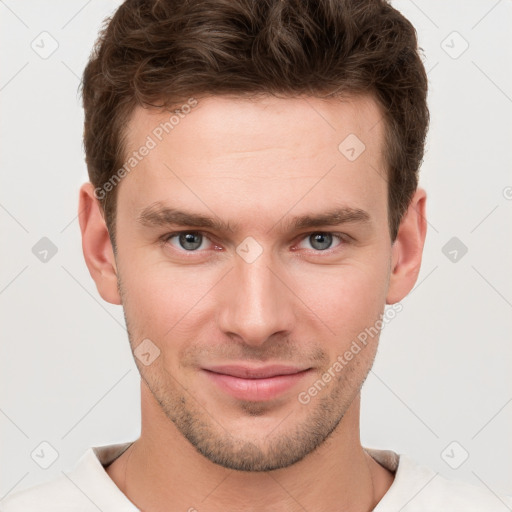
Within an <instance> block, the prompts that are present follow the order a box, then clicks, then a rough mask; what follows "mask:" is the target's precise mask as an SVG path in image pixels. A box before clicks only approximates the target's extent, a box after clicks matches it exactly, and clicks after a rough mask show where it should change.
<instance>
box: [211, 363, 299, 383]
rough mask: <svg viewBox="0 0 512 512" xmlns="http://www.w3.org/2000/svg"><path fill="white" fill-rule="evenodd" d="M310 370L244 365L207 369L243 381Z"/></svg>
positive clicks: (278, 366) (293, 367) (284, 366)
mask: <svg viewBox="0 0 512 512" xmlns="http://www.w3.org/2000/svg"><path fill="white" fill-rule="evenodd" d="M308 369H309V368H297V367H295V366H286V365H278V364H275V365H270V366H262V367H259V368H255V367H252V368H251V367H249V366H242V365H222V366H211V367H208V368H205V370H208V371H210V372H214V373H221V374H223V375H231V376H232V377H239V378H242V379H266V378H269V377H276V376H278V375H292V374H294V373H300V372H302V371H304V370H308Z"/></svg>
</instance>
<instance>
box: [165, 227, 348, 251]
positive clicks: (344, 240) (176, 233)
mask: <svg viewBox="0 0 512 512" xmlns="http://www.w3.org/2000/svg"><path fill="white" fill-rule="evenodd" d="M183 233H193V234H198V235H202V236H203V237H205V238H206V239H207V240H209V241H210V242H211V243H213V244H214V245H215V241H214V240H212V239H211V238H210V237H209V236H208V233H206V232H204V231H195V230H182V231H174V232H172V233H166V234H165V235H163V236H162V237H161V239H160V240H161V243H162V244H163V245H166V244H167V243H168V242H169V240H170V239H171V238H173V237H175V236H179V235H181V234H183ZM316 234H324V235H332V236H333V237H334V238H337V239H338V241H339V242H341V243H342V245H346V244H347V243H349V242H350V239H351V237H350V236H349V235H347V234H345V233H337V232H334V231H311V232H309V233H304V234H303V235H302V236H301V239H300V241H302V240H305V239H307V238H309V237H310V236H311V235H316ZM339 247H340V246H339V245H338V246H337V247H334V248H332V249H331V248H330V247H329V248H328V249H325V250H323V251H321V250H315V249H309V250H308V251H312V252H314V253H315V254H331V253H332V252H333V251H335V250H336V249H338V248H339ZM180 252H181V253H185V254H186V253H188V254H190V256H189V257H194V256H193V255H194V254H200V253H202V252H205V250H202V251H197V250H196V251H186V250H185V249H182V250H181V251H180Z"/></svg>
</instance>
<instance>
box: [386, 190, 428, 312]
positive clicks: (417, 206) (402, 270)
mask: <svg viewBox="0 0 512 512" xmlns="http://www.w3.org/2000/svg"><path fill="white" fill-rule="evenodd" d="M426 202H427V193H426V192H425V190H423V189H422V188H418V189H417V190H416V192H415V194H414V196H413V198H412V200H411V202H410V204H409V208H408V209H407V211H406V212H405V214H404V216H403V218H402V221H401V222H400V227H399V229H398V235H397V237H396V240H395V241H394V243H393V246H392V249H391V251H392V253H391V274H390V279H389V287H388V294H387V296H386V304H395V303H396V302H399V301H401V300H402V299H403V298H404V297H405V296H406V295H407V294H408V293H409V292H410V291H411V290H412V288H413V286H414V284H415V283H416V280H417V279H418V274H419V273H420V267H421V257H422V255H423V246H424V244H425V237H426V234H427V219H426V217H425V208H426V206H425V205H426Z"/></svg>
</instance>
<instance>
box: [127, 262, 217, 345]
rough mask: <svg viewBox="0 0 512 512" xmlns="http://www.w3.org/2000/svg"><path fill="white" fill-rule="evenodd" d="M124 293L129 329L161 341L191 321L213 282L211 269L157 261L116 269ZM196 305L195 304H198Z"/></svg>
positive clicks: (213, 275)
mask: <svg viewBox="0 0 512 512" xmlns="http://www.w3.org/2000/svg"><path fill="white" fill-rule="evenodd" d="M121 270H122V272H121V275H122V279H123V291H124V292H125V297H124V302H123V306H124V308H125V309H126V314H127V317H128V318H129V319H130V321H131V324H132V329H133V330H134V331H135V332H136V333H137V335H139V337H140V336H142V337H150V338H151V336H153V337H154V339H155V340H161V341H162V342H163V341H165V340H167V339H169V338H171V337H173V335H174V336H176V333H178V332H182V331H183V329H186V328H187V326H190V324H191V323H195V322H194V315H196V314H197V312H199V311H200V310H201V307H200V301H201V300H202V298H206V296H207V295H208V293H209V291H211V290H212V287H213V285H214V284H215V281H216V279H215V277H216V274H215V272H212V271H211V270H210V271H209V272H206V271H200V270H198V269H197V268H193V267H188V268H176V267H174V268H173V267H172V266H171V265H169V264H163V263H161V262H152V264H146V265H144V267H143V266H142V265H137V262H136V261H135V260H133V261H132V262H131V264H128V265H125V266H123V268H122V269H120V271H121ZM198 306H199V307H198Z"/></svg>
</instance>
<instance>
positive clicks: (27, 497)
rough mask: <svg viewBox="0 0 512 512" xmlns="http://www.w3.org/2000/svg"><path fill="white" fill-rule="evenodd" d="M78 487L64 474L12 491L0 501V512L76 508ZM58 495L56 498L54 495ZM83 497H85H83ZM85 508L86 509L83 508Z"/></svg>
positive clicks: (37, 511)
mask: <svg viewBox="0 0 512 512" xmlns="http://www.w3.org/2000/svg"><path fill="white" fill-rule="evenodd" d="M77 493H79V491H78V489H77V488H76V487H75V486H74V485H73V484H72V482H71V480H68V479H67V478H66V477H65V476H64V475H60V476H58V477H55V478H53V479H52V480H49V481H48V482H44V483H41V484H38V485H35V486H33V487H30V488H28V489H25V490H22V491H18V492H14V493H13V494H11V495H9V496H8V497H7V498H5V499H4V500H2V501H1V502H0V511H1V512H22V511H23V512H47V511H48V512H50V511H54V512H61V511H62V512H64V511H65V510H68V511H69V510H73V507H74V508H76V505H77V499H78V500H80V498H79V496H77ZM57 496H58V499H56V497H57ZM84 498H85V497H84ZM84 510H86V509H84Z"/></svg>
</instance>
